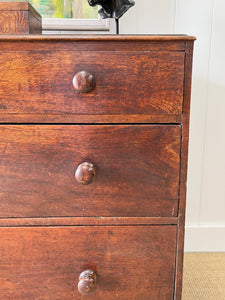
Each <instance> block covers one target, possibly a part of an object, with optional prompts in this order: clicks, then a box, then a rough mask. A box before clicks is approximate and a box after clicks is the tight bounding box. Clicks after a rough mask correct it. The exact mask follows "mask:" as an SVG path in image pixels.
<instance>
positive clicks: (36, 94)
mask: <svg viewBox="0 0 225 300" xmlns="http://www.w3.org/2000/svg"><path fill="white" fill-rule="evenodd" d="M12 55H13V60H12V59H11V58H12ZM96 62H98V63H96ZM106 62H107V63H106ZM118 62H120V63H119V64H118ZM127 62H129V63H127ZM0 65H1V70H2V76H1V77H0V94H1V95H2V96H1V97H2V99H4V103H2V104H1V105H0V113H43V112H44V113H49V114H51V113H62V114H63V113H74V114H94V115H101V114H172V113H174V114H179V113H181V112H182V103H183V81H184V53H183V52H166V51H165V52H164V51H163V52H137V53H136V52H135V53H134V52H129V51H127V52H126V53H121V52H119V51H110V52H104V51H102V52H101V53H98V52H90V51H89V52H77V51H76V48H75V49H74V51H69V52H64V51H45V52H39V51H33V52H27V53H24V52H20V51H19V52H17V51H15V49H13V54H12V53H11V52H2V53H1V52H0ZM82 69H85V70H86V71H87V72H90V73H91V74H93V76H94V77H95V81H96V88H95V89H94V90H93V91H92V92H91V93H87V94H84V93H83V94H82V93H77V92H76V91H75V90H74V87H73V84H72V81H73V77H74V74H76V73H77V72H79V71H80V70H82ZM115 74H116V76H115ZM162 81H163V85H162ZM124 99H126V101H125V100H124ZM124 101H125V103H126V105H125V103H124ZM24 103H26V105H24Z"/></svg>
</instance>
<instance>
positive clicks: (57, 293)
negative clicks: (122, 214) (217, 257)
mask: <svg viewBox="0 0 225 300" xmlns="http://www.w3.org/2000/svg"><path fill="white" fill-rule="evenodd" d="M0 230H1V239H0V250H1V256H0V283H1V285H0V287H1V297H2V299H11V298H13V299H23V300H26V299H27V300H28V299H29V300H30V299H43V298H44V299H60V300H61V299H66V300H70V299H71V300H72V299H76V300H79V299H84V298H83V296H82V295H81V294H80V293H79V291H78V289H77V284H78V282H79V275H80V273H81V272H83V271H84V270H93V271H94V272H95V273H96V275H97V285H96V289H95V291H94V292H93V293H92V294H91V295H90V296H87V298H89V297H90V299H92V300H100V299H109V300H115V299H124V300H125V299H127V300H128V299H129V300H136V299H138V300H146V299H168V300H169V299H172V298H173V290H174V274H175V252H176V235H177V226H174V225H171V226H134V227H133V226H131V227H126V226H125V227H110V226H106V227H105V226H104V227H95V226H92V227H70V228H68V227H66V228H65V227H60V228H54V227H38V228H1V229H0Z"/></svg>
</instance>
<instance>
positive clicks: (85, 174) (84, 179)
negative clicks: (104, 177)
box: [75, 162, 96, 185]
mask: <svg viewBox="0 0 225 300" xmlns="http://www.w3.org/2000/svg"><path fill="white" fill-rule="evenodd" d="M75 178H76V181H77V182H79V183H80V184H83V185H88V184H91V183H92V182H93V181H95V179H96V168H95V166H94V165H93V164H92V163H91V162H83V163H81V164H80V165H79V166H78V167H77V169H76V172H75Z"/></svg>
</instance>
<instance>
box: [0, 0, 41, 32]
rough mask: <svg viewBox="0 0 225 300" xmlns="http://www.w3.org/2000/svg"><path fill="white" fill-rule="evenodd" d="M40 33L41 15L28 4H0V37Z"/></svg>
mask: <svg viewBox="0 0 225 300" xmlns="http://www.w3.org/2000/svg"><path fill="white" fill-rule="evenodd" d="M41 32H42V25H41V15H40V14H39V13H38V12H37V11H36V10H35V9H34V8H33V7H32V6H31V5H30V4H29V3H28V2H0V35H2V34H3V35H5V34H30V33H32V34H41Z"/></svg>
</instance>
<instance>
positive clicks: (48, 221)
mask: <svg viewBox="0 0 225 300" xmlns="http://www.w3.org/2000/svg"><path fill="white" fill-rule="evenodd" d="M177 223H178V219H177V218H175V217H174V218H165V217H163V218H160V217H156V218H152V217H150V218H149V217H61V218H53V217H51V218H0V227H21V226H78V225H79V226H89V225H90V226H106V225H107V226H109V225H113V226H133V225H135V226H136V225H171V224H172V225H176V224H177Z"/></svg>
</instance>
